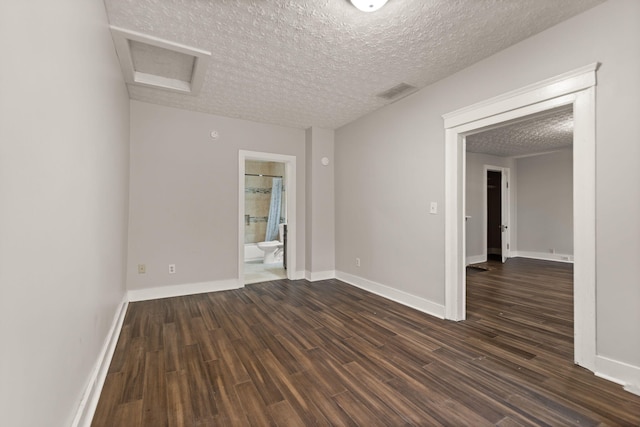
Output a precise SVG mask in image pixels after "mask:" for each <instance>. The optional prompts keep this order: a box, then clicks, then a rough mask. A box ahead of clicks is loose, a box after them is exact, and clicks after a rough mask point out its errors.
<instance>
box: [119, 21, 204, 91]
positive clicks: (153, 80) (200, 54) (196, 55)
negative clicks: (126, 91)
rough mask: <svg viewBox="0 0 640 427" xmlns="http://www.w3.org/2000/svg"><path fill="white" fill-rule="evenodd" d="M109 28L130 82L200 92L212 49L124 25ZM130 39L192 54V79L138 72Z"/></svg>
mask: <svg viewBox="0 0 640 427" xmlns="http://www.w3.org/2000/svg"><path fill="white" fill-rule="evenodd" d="M109 28H110V29H111V34H112V37H113V44H114V46H115V48H116V52H117V54H118V59H119V60H120V67H121V68H122V74H123V76H124V80H125V81H126V82H127V83H129V84H135V85H139V86H147V87H153V88H159V89H164V90H169V91H172V92H178V93H186V94H189V95H197V94H198V92H200V89H201V88H202V83H203V82H204V76H205V74H206V71H207V66H208V63H209V59H210V58H211V52H208V51H206V50H202V49H197V48H195V47H191V46H186V45H183V44H180V43H175V42H172V41H169V40H164V39H161V38H158V37H154V36H150V35H147V34H143V33H139V32H137V31H130V30H125V29H124V28H120V27H116V26H114V25H111V26H109ZM130 40H133V41H136V42H139V43H144V44H148V45H151V46H156V47H160V48H163V49H166V50H170V51H172V52H179V53H183V54H185V55H189V56H192V57H193V71H192V72H191V80H190V81H184V80H178V79H171V78H167V77H162V76H157V75H155V74H149V73H142V72H140V71H136V70H135V67H134V65H133V57H132V56H131V45H130V44H129V41H130Z"/></svg>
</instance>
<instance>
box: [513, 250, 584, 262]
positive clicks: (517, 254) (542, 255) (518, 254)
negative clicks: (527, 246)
mask: <svg viewBox="0 0 640 427" xmlns="http://www.w3.org/2000/svg"><path fill="white" fill-rule="evenodd" d="M511 257H512V258H530V259H539V260H542V261H556V262H566V263H569V264H573V255H569V254H550V253H546V252H533V251H512V252H511Z"/></svg>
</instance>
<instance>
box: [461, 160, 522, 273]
mask: <svg viewBox="0 0 640 427" xmlns="http://www.w3.org/2000/svg"><path fill="white" fill-rule="evenodd" d="M485 165H489V166H499V167H505V168H509V169H510V173H511V182H510V183H509V187H510V190H511V200H510V201H511V209H510V210H509V212H510V213H511V220H510V222H511V224H510V225H511V241H512V242H515V241H516V235H515V233H514V232H513V231H514V230H515V228H516V227H515V226H516V217H515V215H514V212H515V200H516V185H515V181H516V180H515V179H514V178H515V175H516V168H515V161H514V160H513V159H511V158H507V157H498V156H490V155H488V154H479V153H466V169H465V178H466V181H465V183H466V187H465V190H466V194H465V196H466V199H465V208H466V212H465V216H470V217H471V218H469V219H468V220H466V227H467V229H466V236H465V237H466V248H465V249H466V257H467V259H480V258H481V257H482V256H483V255H486V252H487V251H486V249H487V248H486V247H484V244H483V243H484V239H483V236H484V233H485V229H486V226H487V225H486V222H485V221H486V213H485V212H484V210H485V205H484V203H483V197H484V196H483V195H484V191H485V190H484V188H483V184H484V183H485V180H484V173H485V169H484V167H485ZM512 247H513V246H512ZM484 260H485V261H486V259H484ZM475 262H477V261H475Z"/></svg>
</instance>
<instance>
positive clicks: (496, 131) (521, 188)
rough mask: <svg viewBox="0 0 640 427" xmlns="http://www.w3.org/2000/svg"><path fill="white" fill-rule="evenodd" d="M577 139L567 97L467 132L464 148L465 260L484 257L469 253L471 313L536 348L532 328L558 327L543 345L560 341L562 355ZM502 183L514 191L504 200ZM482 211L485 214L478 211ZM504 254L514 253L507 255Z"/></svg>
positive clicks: (520, 344) (568, 343) (569, 333)
mask: <svg viewBox="0 0 640 427" xmlns="http://www.w3.org/2000/svg"><path fill="white" fill-rule="evenodd" d="M572 143H573V109H572V107H571V105H569V106H565V107H562V108H558V109H554V110H550V111H545V112H544V113H542V114H537V115H535V116H529V117H523V118H520V119H519V120H517V121H516V122H512V123H506V124H504V125H502V126H498V127H493V128H492V129H490V130H488V131H486V132H480V133H476V134H473V135H470V136H467V137H466V153H465V155H466V184H467V185H466V191H465V199H466V208H467V218H468V219H467V229H466V237H467V245H466V251H467V253H466V255H467V260H475V261H481V262H480V263H470V265H469V268H467V272H466V283H467V286H466V302H467V304H466V305H467V307H466V310H467V313H468V315H469V318H470V319H474V321H475V320H477V319H484V320H483V322H485V323H487V324H491V325H492V328H493V329H494V330H496V331H498V330H500V331H501V332H499V333H498V334H499V335H500V334H504V335H503V338H502V339H506V340H507V341H509V340H513V338H514V337H511V338H504V337H505V336H509V335H510V334H515V335H517V336H518V338H517V340H516V341H517V342H516V341H511V342H510V346H511V347H512V348H514V349H515V348H517V349H518V350H514V351H519V352H524V353H530V354H535V351H536V350H535V348H536V347H537V346H538V345H539V343H536V339H535V338H534V337H536V336H542V334H543V333H546V332H548V331H549V330H553V332H554V334H555V335H554V342H553V343H552V344H549V345H548V346H547V348H546V350H545V351H549V352H554V351H558V354H557V355H556V356H558V357H562V358H563V359H565V360H566V361H569V362H570V361H572V360H573V312H574V306H573V265H572V264H571V260H572V259H573V232H574V231H573V155H572V154H573V152H572ZM495 165H500V166H495ZM505 170H508V171H509V175H510V178H508V179H506V178H505V177H506V175H505V174H504V171H505ZM505 179H506V182H505ZM474 181H479V182H481V184H480V185H478V184H477V183H474ZM505 191H507V192H508V194H509V195H510V197H509V199H510V201H505V198H504V196H505ZM474 193H477V194H474ZM478 201H481V202H482V203H478ZM503 202H504V203H506V204H507V206H508V207H510V211H511V212H508V210H507V209H504V208H505V207H507V206H503ZM478 212H480V213H483V214H484V217H482V216H481V217H480V219H479V220H478V221H473V218H474V214H475V215H477V213H478ZM509 222H510V223H511V224H512V227H511V229H509V228H508V226H507V224H508V223H509ZM505 223H507V224H505ZM507 230H509V231H511V232H510V233H509V235H508V236H507V233H506V231H507ZM505 240H506V241H505ZM476 241H481V242H482V244H481V245H478V244H477V243H476ZM504 248H507V252H504V251H503V249H504ZM507 255H509V256H510V257H512V258H511V259H510V260H509V261H508V262H507V264H503V262H504V261H505V260H506V259H507V258H508V256H507ZM532 325H535V327H532ZM539 327H542V329H538V328H539ZM505 328H506V329H505ZM503 329H504V330H503ZM545 331H546V332H545ZM532 357H533V356H532Z"/></svg>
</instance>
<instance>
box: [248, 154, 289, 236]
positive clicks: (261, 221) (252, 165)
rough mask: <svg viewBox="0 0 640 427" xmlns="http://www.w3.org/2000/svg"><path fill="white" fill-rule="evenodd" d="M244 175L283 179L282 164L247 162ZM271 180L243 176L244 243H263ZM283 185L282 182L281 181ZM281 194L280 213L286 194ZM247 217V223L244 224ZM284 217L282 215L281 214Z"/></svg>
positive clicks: (283, 210)
mask: <svg viewBox="0 0 640 427" xmlns="http://www.w3.org/2000/svg"><path fill="white" fill-rule="evenodd" d="M245 174H263V175H276V176H283V177H284V163H277V162H260V161H253V160H247V162H246V163H245ZM272 181H273V179H272V178H270V177H259V176H245V178H244V214H245V229H244V242H245V243H257V242H263V241H264V239H265V233H266V230H267V219H268V217H269V205H270V203H271V186H272ZM283 183H284V180H283ZM285 189H286V186H285V187H284V188H283V192H282V206H283V208H282V212H286V211H285V200H286V192H285V191H284V190H285ZM247 215H248V216H249V220H248V223H247V222H246V219H247ZM281 215H282V216H283V217H284V214H281Z"/></svg>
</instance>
